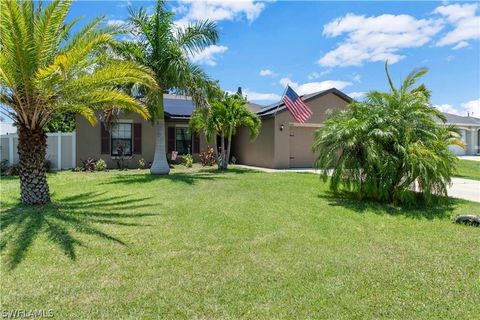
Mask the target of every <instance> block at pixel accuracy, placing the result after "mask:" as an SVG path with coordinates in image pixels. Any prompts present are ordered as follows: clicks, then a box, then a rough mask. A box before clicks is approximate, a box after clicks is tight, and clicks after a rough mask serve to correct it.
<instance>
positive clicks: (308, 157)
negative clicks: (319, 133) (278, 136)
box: [290, 126, 317, 168]
mask: <svg viewBox="0 0 480 320" xmlns="http://www.w3.org/2000/svg"><path fill="white" fill-rule="evenodd" d="M316 129H317V128H308V127H293V126H291V127H290V168H311V167H313V163H314V161H315V159H316V156H315V154H314V153H313V152H312V144H313V133H314V132H315V130H316Z"/></svg>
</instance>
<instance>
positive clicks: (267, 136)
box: [76, 89, 351, 168]
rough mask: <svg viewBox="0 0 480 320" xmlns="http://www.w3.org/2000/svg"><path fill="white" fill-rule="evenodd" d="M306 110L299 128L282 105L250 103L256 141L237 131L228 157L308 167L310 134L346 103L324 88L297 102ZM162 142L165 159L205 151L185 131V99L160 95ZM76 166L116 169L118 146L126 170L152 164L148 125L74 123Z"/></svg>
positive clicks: (136, 121)
mask: <svg viewBox="0 0 480 320" xmlns="http://www.w3.org/2000/svg"><path fill="white" fill-rule="evenodd" d="M303 99H304V101H305V102H306V103H307V105H308V106H309V107H310V108H311V109H312V111H313V115H312V117H311V118H310V119H309V120H308V121H307V122H306V123H304V124H299V123H297V122H295V120H294V119H293V117H292V116H291V114H290V112H288V110H287V109H286V108H285V106H284V105H283V103H281V102H280V103H276V104H273V105H270V106H267V107H264V106H260V105H258V104H253V103H251V104H250V105H249V108H250V109H251V110H252V111H253V112H256V113H257V114H258V115H259V116H260V118H261V119H262V127H261V129H260V134H259V136H258V138H257V139H256V140H254V141H250V138H249V136H248V132H247V131H246V130H244V129H243V128H241V129H240V130H239V131H238V132H237V135H236V136H235V137H234V138H233V139H232V156H234V157H235V158H236V159H237V163H242V164H247V165H254V166H262V167H269V168H290V167H311V166H312V165H313V161H314V154H313V152H312V151H311V145H312V143H313V132H314V131H315V130H316V129H318V128H319V127H321V126H322V123H323V122H324V121H325V119H326V117H327V114H328V113H329V112H330V111H331V110H334V109H343V108H345V107H346V106H347V104H348V103H349V102H350V101H351V99H350V98H349V97H348V96H347V95H345V94H344V93H342V92H340V91H339V90H337V89H329V90H325V91H322V92H317V93H314V94H309V95H306V96H304V97H303ZM164 106H165V127H166V132H165V143H166V146H167V156H170V154H171V152H172V151H177V152H178V154H179V155H180V156H181V155H183V154H186V153H192V155H193V157H194V159H198V155H199V152H200V151H205V150H206V149H207V147H208V144H207V141H206V139H205V136H204V135H203V134H199V135H195V134H193V133H192V131H191V129H190V128H189V127H188V121H189V119H190V115H191V114H192V112H193V110H194V104H193V102H192V100H191V98H189V97H186V96H174V95H164ZM76 122H77V123H76V141H77V143H76V163H77V166H80V165H81V160H85V159H87V158H94V159H99V158H102V159H103V160H105V161H106V162H107V165H108V166H109V167H115V166H116V159H117V158H118V146H122V147H123V149H124V152H125V153H126V154H127V157H128V158H131V159H130V160H129V161H128V165H129V166H130V167H137V166H138V160H139V159H141V158H143V159H145V162H146V163H149V162H151V161H153V154H154V147H155V132H154V128H153V126H152V125H151V123H150V122H148V121H145V120H143V119H142V118H141V117H139V116H138V115H136V114H124V115H122V116H120V117H119V124H118V126H116V127H115V128H114V129H112V130H111V131H109V130H106V129H105V127H104V125H103V124H101V123H99V124H97V125H96V126H95V127H92V126H91V125H90V124H89V123H88V122H87V121H86V120H85V119H84V118H82V117H81V116H77V118H76Z"/></svg>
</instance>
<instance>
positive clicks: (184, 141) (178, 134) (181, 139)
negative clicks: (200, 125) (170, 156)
mask: <svg viewBox="0 0 480 320" xmlns="http://www.w3.org/2000/svg"><path fill="white" fill-rule="evenodd" d="M175 147H176V151H177V152H178V154H188V153H192V133H191V132H190V128H188V127H176V128H175Z"/></svg>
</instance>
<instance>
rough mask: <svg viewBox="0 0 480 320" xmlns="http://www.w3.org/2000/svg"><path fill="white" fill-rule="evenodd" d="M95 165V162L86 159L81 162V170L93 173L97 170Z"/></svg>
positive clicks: (91, 159)
mask: <svg viewBox="0 0 480 320" xmlns="http://www.w3.org/2000/svg"><path fill="white" fill-rule="evenodd" d="M96 163H97V160H95V159H93V158H87V159H86V160H82V170H83V171H88V172H93V171H95V170H96V169H97V167H96Z"/></svg>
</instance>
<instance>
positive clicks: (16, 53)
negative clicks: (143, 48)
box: [0, 0, 155, 204]
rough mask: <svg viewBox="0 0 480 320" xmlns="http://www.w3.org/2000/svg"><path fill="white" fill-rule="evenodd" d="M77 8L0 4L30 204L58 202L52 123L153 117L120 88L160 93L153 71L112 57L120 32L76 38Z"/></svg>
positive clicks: (4, 59)
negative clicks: (70, 116) (99, 116)
mask: <svg viewBox="0 0 480 320" xmlns="http://www.w3.org/2000/svg"><path fill="white" fill-rule="evenodd" d="M70 5H71V1H68V0H66V1H53V2H50V3H48V4H46V5H42V4H37V5H34V3H33V1H10V0H6V1H0V105H1V108H2V113H3V114H5V115H6V116H8V117H10V118H11V119H12V120H13V121H14V123H15V124H16V125H17V129H18V137H19V139H18V154H19V166H20V188H21V199H22V202H23V203H25V204H43V203H47V202H49V201H50V195H49V190H48V185H47V181H46V174H45V169H44V160H45V152H46V135H45V132H44V127H45V126H46V124H47V123H48V121H49V120H50V119H51V118H52V115H56V114H59V113H62V112H74V113H79V114H81V115H83V116H84V117H85V118H87V119H88V120H89V121H90V122H91V123H95V121H96V113H95V110H98V109H105V108H110V107H111V106H113V105H114V106H116V107H118V108H123V109H127V110H131V111H134V112H138V113H140V114H141V115H143V116H144V117H148V112H147V110H146V108H144V107H143V106H142V105H141V104H140V103H139V102H138V101H136V100H135V99H133V98H132V97H130V96H128V95H126V94H125V93H122V92H121V91H119V90H117V89H116V88H117V87H118V86H120V85H123V84H125V83H143V84H144V85H146V86H149V87H152V88H154V87H155V81H154V79H153V77H152V76H151V75H150V73H149V72H147V71H146V70H147V69H146V68H144V67H142V66H139V65H137V64H135V63H133V62H126V61H116V60H113V59H111V58H110V57H109V55H108V54H107V53H108V48H109V47H110V46H111V45H112V44H113V43H114V42H115V39H114V32H113V30H110V29H102V28H101V27H100V26H101V23H102V21H101V19H95V20H93V21H91V22H90V23H88V24H87V25H85V26H84V27H83V28H81V29H80V30H79V31H78V32H77V33H75V34H73V35H72V34H70V33H71V30H72V27H73V26H74V25H75V24H76V23H77V21H78V20H73V21H72V22H66V21H65V18H66V16H67V13H68V11H69V8H70Z"/></svg>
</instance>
